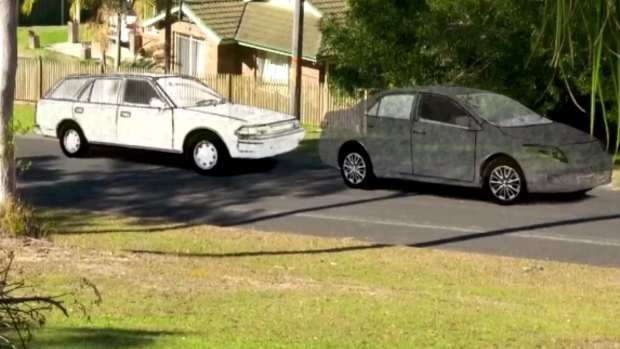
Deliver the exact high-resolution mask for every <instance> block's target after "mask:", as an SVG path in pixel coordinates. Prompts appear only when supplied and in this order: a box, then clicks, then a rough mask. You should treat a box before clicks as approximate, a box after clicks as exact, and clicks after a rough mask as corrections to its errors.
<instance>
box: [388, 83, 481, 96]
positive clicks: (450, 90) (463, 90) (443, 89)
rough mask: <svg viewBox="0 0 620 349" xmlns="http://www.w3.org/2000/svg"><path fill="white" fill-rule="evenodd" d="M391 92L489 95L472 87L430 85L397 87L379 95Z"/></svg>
mask: <svg viewBox="0 0 620 349" xmlns="http://www.w3.org/2000/svg"><path fill="white" fill-rule="evenodd" d="M393 92H427V93H436V94H441V95H447V96H458V95H466V94H472V93H489V91H486V90H481V89H477V88H472V87H464V86H450V85H430V86H411V87H399V88H392V89H386V90H383V91H381V94H385V93H393Z"/></svg>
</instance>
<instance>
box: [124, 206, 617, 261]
mask: <svg viewBox="0 0 620 349" xmlns="http://www.w3.org/2000/svg"><path fill="white" fill-rule="evenodd" d="M613 219H620V213H616V214H610V215H602V216H594V217H586V218H575V219H567V220H561V221H555V222H547V223H539V224H531V225H524V226H517V227H512V228H504V229H497V230H491V231H485V232H479V233H468V234H462V235H456V236H452V237H447V238H441V239H435V240H428V241H421V242H415V243H411V244H406V245H394V244H369V245H358V246H345V247H336V248H327V249H315V250H290V251H247V252H231V253H179V252H165V251H149V250H127V251H126V252H130V253H136V254H153V255H166V256H175V257H204V258H234V257H259V256H274V255H303V254H308V255H311V254H322V253H341V252H352V251H361V250H371V249H380V248H388V247H396V246H406V247H413V248H430V247H437V246H444V245H449V244H454V243H460V242H467V241H470V240H476V239H482V238H489V237H494V236H501V235H508V234H512V233H519V232H528V231H533V230H539V229H549V228H553V227H558V226H565V225H574V224H586V223H592V222H600V221H606V220H613Z"/></svg>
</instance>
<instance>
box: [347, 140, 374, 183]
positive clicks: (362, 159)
mask: <svg viewBox="0 0 620 349" xmlns="http://www.w3.org/2000/svg"><path fill="white" fill-rule="evenodd" d="M338 166H339V167H340V175H341V176H342V180H343V181H344V184H346V185H347V186H348V187H349V188H353V189H369V188H371V187H372V186H373V185H374V184H375V183H376V177H375V174H374V170H373V167H372V163H371V161H370V157H369V156H368V154H367V153H366V151H365V150H364V149H363V148H362V147H347V148H344V149H343V150H342V151H341V153H340V157H339V159H338ZM351 166H354V169H353V171H354V172H350V171H351V170H350V168H351ZM355 170H357V172H355Z"/></svg>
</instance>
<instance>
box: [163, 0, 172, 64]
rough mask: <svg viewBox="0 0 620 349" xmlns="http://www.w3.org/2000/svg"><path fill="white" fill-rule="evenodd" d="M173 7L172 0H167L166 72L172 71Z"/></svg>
mask: <svg viewBox="0 0 620 349" xmlns="http://www.w3.org/2000/svg"><path fill="white" fill-rule="evenodd" d="M171 8H172V0H166V19H164V20H165V21H166V22H165V23H166V29H165V35H164V66H165V68H164V69H165V71H166V73H170V66H171V64H170V56H171V52H170V51H171V47H172V45H171V41H172V31H171V29H172V28H171V25H172V21H171V19H172V18H170V12H171Z"/></svg>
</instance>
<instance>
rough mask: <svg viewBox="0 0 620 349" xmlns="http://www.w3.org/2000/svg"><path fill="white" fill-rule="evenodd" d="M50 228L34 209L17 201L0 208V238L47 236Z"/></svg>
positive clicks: (36, 237)
mask: <svg viewBox="0 0 620 349" xmlns="http://www.w3.org/2000/svg"><path fill="white" fill-rule="evenodd" d="M49 230H50V226H49V225H48V224H46V222H45V221H44V220H43V219H41V218H40V217H38V216H37V215H36V214H35V211H34V209H33V208H32V207H31V206H29V205H27V204H26V203H24V202H22V201H21V200H19V199H16V200H13V201H11V202H9V203H7V204H5V205H4V206H2V207H0V237H2V236H4V237H13V238H15V237H29V238H35V239H40V238H43V237H46V236H47V233H48V232H49Z"/></svg>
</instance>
